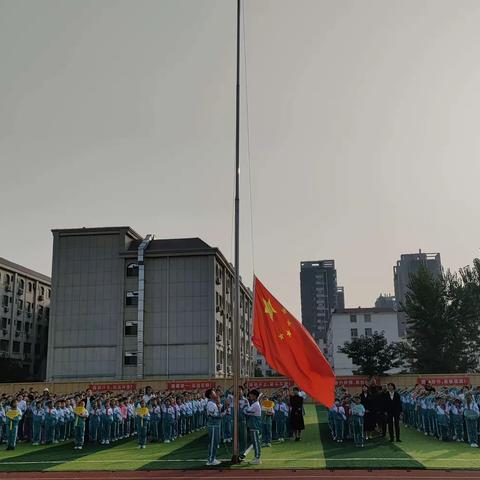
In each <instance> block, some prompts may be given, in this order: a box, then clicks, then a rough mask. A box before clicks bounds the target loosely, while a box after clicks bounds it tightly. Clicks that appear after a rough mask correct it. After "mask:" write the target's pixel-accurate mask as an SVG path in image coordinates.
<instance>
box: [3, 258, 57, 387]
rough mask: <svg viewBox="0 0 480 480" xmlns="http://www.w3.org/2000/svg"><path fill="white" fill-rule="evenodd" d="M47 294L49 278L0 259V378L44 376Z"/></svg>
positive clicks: (40, 378)
mask: <svg viewBox="0 0 480 480" xmlns="http://www.w3.org/2000/svg"><path fill="white" fill-rule="evenodd" d="M50 294H51V290H50V278H49V277H47V276H46V275H43V274H41V273H38V272H35V271H33V270H30V269H29V268H26V267H23V266H22V265H18V264H16V263H13V262H11V261H9V260H6V259H5V258H0V299H1V307H0V308H1V310H0V360H1V362H0V364H1V365H2V366H1V370H3V371H2V372H0V378H2V380H3V381H6V380H8V381H22V380H28V379H33V380H44V379H45V373H46V364H47V339H48V324H49V317H50ZM10 377H12V378H11V380H10ZM13 377H15V378H13Z"/></svg>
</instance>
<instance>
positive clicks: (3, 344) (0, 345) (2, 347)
mask: <svg viewBox="0 0 480 480" xmlns="http://www.w3.org/2000/svg"><path fill="white" fill-rule="evenodd" d="M0 351H2V352H8V340H0Z"/></svg>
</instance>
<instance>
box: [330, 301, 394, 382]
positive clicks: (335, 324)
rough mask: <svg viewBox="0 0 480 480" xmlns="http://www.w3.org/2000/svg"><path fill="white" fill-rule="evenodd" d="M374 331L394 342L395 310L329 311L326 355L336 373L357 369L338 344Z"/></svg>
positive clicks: (358, 309) (352, 309) (344, 373)
mask: <svg viewBox="0 0 480 480" xmlns="http://www.w3.org/2000/svg"><path fill="white" fill-rule="evenodd" d="M375 332H378V333H382V334H383V335H384V336H385V337H386V339H387V341H388V343H391V342H398V341H399V340H400V336H399V333H398V320H397V312H395V311H394V310H393V309H384V308H346V309H344V310H338V311H335V312H334V313H333V315H332V320H331V322H330V325H329V328H328V332H327V346H326V356H327V359H328V361H329V363H330V365H331V366H332V367H333V369H334V371H335V374H336V375H352V374H353V371H354V370H356V369H357V366H356V365H354V364H353V363H352V361H351V360H350V359H349V358H348V357H347V355H345V354H344V353H340V352H339V351H338V348H339V347H343V345H344V344H345V342H350V341H352V340H353V339H354V338H358V337H362V336H364V337H369V336H372V335H373V334H374V333H375ZM390 373H394V372H393V371H392V372H390Z"/></svg>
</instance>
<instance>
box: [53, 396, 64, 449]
mask: <svg viewBox="0 0 480 480" xmlns="http://www.w3.org/2000/svg"><path fill="white" fill-rule="evenodd" d="M64 407H65V403H64V402H62V400H59V401H58V402H57V403H56V406H55V408H56V410H57V424H56V426H55V440H57V442H64V441H65V410H64Z"/></svg>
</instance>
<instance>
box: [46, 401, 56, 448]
mask: <svg viewBox="0 0 480 480" xmlns="http://www.w3.org/2000/svg"><path fill="white" fill-rule="evenodd" d="M56 425H57V411H56V409H55V408H53V402H52V401H51V400H49V401H48V402H47V403H46V409H45V443H46V444H47V445H50V444H52V443H55V442H56V441H55V427H56Z"/></svg>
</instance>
